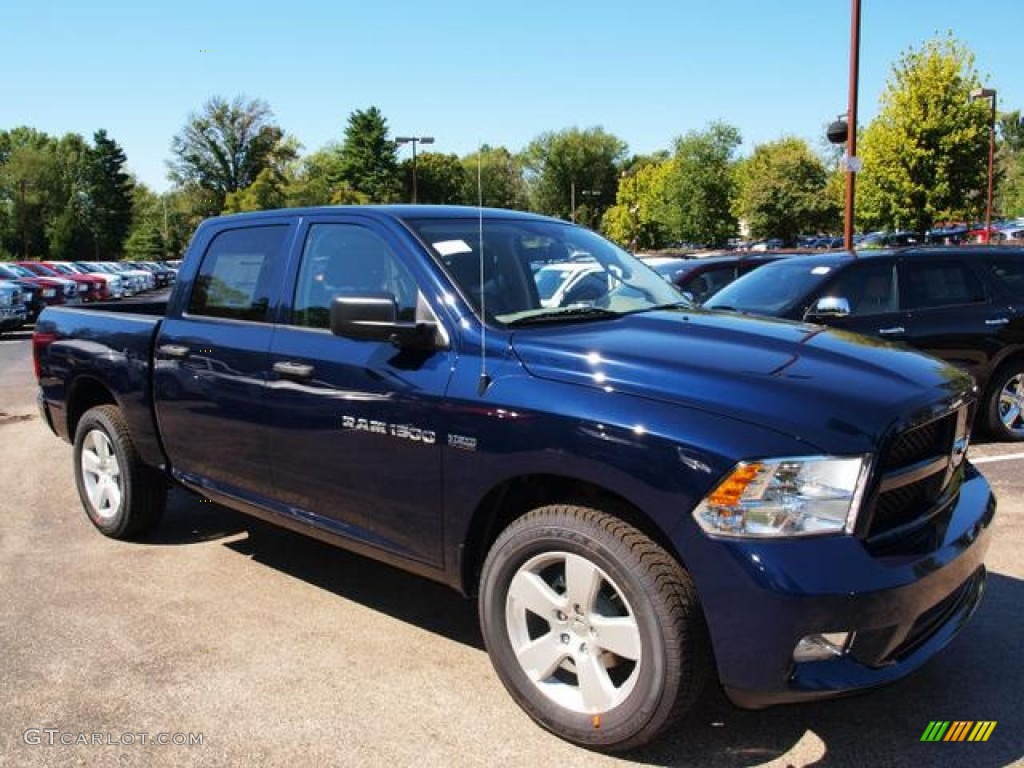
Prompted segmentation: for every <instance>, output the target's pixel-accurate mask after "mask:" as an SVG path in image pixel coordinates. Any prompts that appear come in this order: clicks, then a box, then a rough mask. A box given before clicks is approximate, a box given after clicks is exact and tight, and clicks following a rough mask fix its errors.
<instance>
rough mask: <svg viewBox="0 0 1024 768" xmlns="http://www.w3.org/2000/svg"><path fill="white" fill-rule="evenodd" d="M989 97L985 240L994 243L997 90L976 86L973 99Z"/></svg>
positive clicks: (972, 93)
mask: <svg viewBox="0 0 1024 768" xmlns="http://www.w3.org/2000/svg"><path fill="white" fill-rule="evenodd" d="M980 99H988V100H989V101H990V102H991V104H992V112H991V118H990V119H989V125H988V195H987V197H986V201H985V242H986V243H987V244H989V245H991V244H992V179H993V173H992V165H993V161H994V158H995V154H996V91H995V89H994V88H975V89H974V90H973V91H971V101H978V100H980Z"/></svg>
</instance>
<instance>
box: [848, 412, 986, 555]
mask: <svg viewBox="0 0 1024 768" xmlns="http://www.w3.org/2000/svg"><path fill="white" fill-rule="evenodd" d="M972 409H973V404H972V403H963V404H960V405H959V406H958V407H956V408H954V409H952V410H949V411H947V412H946V413H944V414H942V415H939V416H938V417H936V418H934V419H931V420H929V421H926V422H924V423H919V424H915V425H913V426H911V427H909V428H907V429H905V430H903V431H902V432H899V433H897V434H896V435H895V436H893V437H892V438H891V439H890V440H889V441H888V443H887V444H886V446H885V448H884V449H883V450H882V452H881V454H880V456H879V462H878V468H877V473H876V477H877V482H876V485H875V491H874V493H873V494H872V496H871V497H870V500H869V503H868V505H867V507H866V510H865V511H866V512H867V518H868V520H867V523H866V526H865V527H864V528H861V530H862V531H864V532H865V533H864V535H865V538H866V540H867V542H868V544H869V545H870V546H872V549H874V550H876V553H877V554H886V553H888V552H889V551H900V552H906V551H908V548H909V549H910V550H913V551H918V550H920V549H922V548H925V549H927V548H929V547H930V545H931V544H932V543H933V542H932V538H933V537H931V536H922V535H921V529H922V528H923V527H924V526H925V525H926V524H927V523H928V522H929V521H931V520H932V519H933V518H936V517H937V516H939V515H940V514H941V513H942V512H943V511H944V510H946V509H947V508H949V506H950V505H951V504H952V503H953V502H954V501H955V500H956V497H957V494H958V492H959V490H960V485H961V484H962V482H963V477H964V458H965V454H966V452H967V445H968V440H969V436H970V430H969V428H968V425H969V424H970V423H971V417H972V413H971V411H972Z"/></svg>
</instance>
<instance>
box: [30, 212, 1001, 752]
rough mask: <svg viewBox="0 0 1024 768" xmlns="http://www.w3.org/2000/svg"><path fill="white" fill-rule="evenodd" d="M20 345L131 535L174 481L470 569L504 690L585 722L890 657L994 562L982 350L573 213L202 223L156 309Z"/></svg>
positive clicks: (357, 215)
mask: <svg viewBox="0 0 1024 768" xmlns="http://www.w3.org/2000/svg"><path fill="white" fill-rule="evenodd" d="M586 258H589V259H591V260H592V261H593V263H594V264H595V265H597V267H598V268H599V269H600V270H601V271H602V272H603V273H604V279H603V281H602V285H605V286H607V290H606V291H605V292H604V293H603V294H601V295H593V296H589V297H588V298H587V299H586V300H585V301H571V302H568V303H563V304H561V305H559V306H545V305H544V304H542V303H541V301H540V297H539V294H538V290H537V284H536V281H535V279H534V270H533V266H534V265H536V264H539V263H551V262H553V261H555V262H557V261H559V260H565V261H569V260H576V261H579V260H581V259H586ZM34 354H35V363H36V368H37V375H38V380H39V386H40V407H41V411H42V413H43V415H44V417H45V420H46V423H47V424H48V425H49V426H50V428H51V429H52V430H53V431H54V432H55V433H56V434H57V435H58V436H60V437H61V438H63V439H65V440H67V441H69V442H71V443H73V445H74V454H73V455H74V460H73V467H74V475H75V481H76V483H77V486H78V491H79V495H80V496H81V500H82V504H83V506H84V508H85V511H86V513H87V514H88V517H89V519H90V520H91V521H92V523H93V524H94V525H95V526H96V527H97V528H98V529H99V530H100V531H101V532H102V533H104V534H106V535H108V536H112V537H115V538H130V537H141V536H142V535H144V534H145V533H146V531H147V530H149V529H150V528H152V527H153V526H154V525H156V524H157V522H158V520H159V517H160V515H161V513H162V511H163V508H164V500H165V497H166V492H167V487H168V484H169V483H170V482H174V483H179V484H181V485H184V486H186V487H187V488H190V489H192V490H194V491H196V492H198V493H200V494H202V495H203V496H205V497H208V498H210V499H213V500H215V501H218V502H221V503H223V504H225V505H227V506H229V507H232V508H234V509H237V510H241V511H243V512H246V513H249V514H252V515H255V516H257V517H260V518H264V519H266V520H270V521H273V522H275V523H278V524H280V525H282V526H285V527H288V528H291V529H294V530H297V531H302V532H305V533H308V534H310V535H312V536H316V537H318V538H320V539H323V540H325V541H328V542H331V543H334V544H336V545H338V546H342V547H346V548H349V549H352V550H355V551H357V552H360V553H363V554H365V555H368V556H370V557H374V558H379V559H381V560H383V561H386V562H389V563H392V564H394V565H396V566H399V567H402V568H405V569H408V570H410V571H413V572H415V573H417V574H421V575H423V576H426V577H429V578H432V579H436V580H438V581H441V582H444V583H446V584H448V585H450V586H452V587H453V588H455V589H457V590H460V591H462V592H463V593H465V594H467V595H472V594H475V595H477V596H478V600H479V611H480V621H481V626H482V632H483V637H484V641H485V644H486V647H487V650H488V653H489V654H490V656H491V659H492V661H493V664H494V667H495V670H496V672H497V674H498V677H499V678H500V679H501V681H502V682H503V683H504V685H505V686H506V688H507V689H508V690H509V692H510V693H511V695H512V696H513V697H514V698H515V700H516V701H517V702H518V703H519V704H520V705H521V706H522V707H523V708H524V709H525V710H526V712H527V713H529V715H530V716H531V717H533V718H534V719H535V720H536V721H537V722H538V723H540V724H541V725H542V726H544V727H546V728H548V729H549V730H551V731H552V732H554V733H556V734H558V735H560V736H561V737H563V738H565V739H568V740H570V741H573V742H575V743H578V744H582V745H587V746H590V747H596V748H604V749H609V750H622V749H627V748H630V747H634V746H637V745H639V744H643V743H645V742H647V741H649V740H651V739H653V738H654V737H655V736H656V735H658V734H659V733H661V732H662V731H664V730H665V729H666V728H668V727H670V725H672V724H673V723H675V722H676V721H678V719H679V717H680V716H681V715H682V713H683V712H684V711H686V710H687V709H688V708H689V707H690V706H691V705H692V704H693V703H694V702H695V701H696V699H697V696H698V694H699V693H700V691H701V688H702V686H704V685H705V683H706V682H707V681H708V680H709V679H712V677H713V678H716V679H717V681H718V682H719V683H720V684H721V685H722V686H723V688H724V690H725V691H726V693H727V694H728V695H729V696H730V697H731V698H732V700H733V701H734V702H736V703H737V704H740V705H743V706H749V707H763V706H766V705H769V704H774V703H781V702H788V701H801V700H808V699H817V698H823V697H828V696H833V695H837V694H840V693H844V692H849V691H854V690H858V689H864V688H869V687H873V686H877V685H879V684H882V683H886V682H889V681H893V680H896V679H898V678H900V677H902V676H904V675H906V674H908V673H909V672H911V671H912V670H914V669H917V668H918V667H920V666H921V665H922V664H923V663H925V661H927V660H928V659H929V658H931V657H932V656H933V655H934V654H935V653H936V652H937V651H938V650H939V649H940V648H942V647H943V646H944V645H946V644H947V643H948V642H949V641H950V640H951V638H952V637H953V636H954V635H955V634H956V633H957V632H958V630H960V629H961V628H962V627H963V626H964V624H965V622H966V621H967V619H968V618H969V617H970V616H971V614H972V612H973V611H974V610H975V608H976V607H977V605H978V603H979V600H980V599H981V595H982V592H983V588H984V583H985V567H984V562H983V561H984V556H985V552H986V549H987V547H988V544H989V540H990V533H991V523H992V519H993V515H994V513H995V500H994V497H993V495H992V493H991V491H990V488H989V486H988V484H987V482H986V481H985V479H984V477H982V476H981V475H980V474H979V473H978V472H977V471H976V470H975V469H974V468H973V467H972V466H971V464H970V463H969V462H968V461H967V459H966V452H967V447H968V443H969V436H970V432H969V430H970V424H971V423H972V418H971V417H972V411H973V409H974V408H975V398H976V391H975V388H974V384H973V382H972V380H971V378H970V377H969V376H968V375H967V374H965V373H962V372H961V371H959V370H958V369H956V368H954V367H951V366H949V365H947V364H945V363H943V362H942V361H940V360H938V359H935V358H932V357H929V356H926V355H924V354H921V353H918V352H913V351H909V350H903V349H898V348H895V347H890V346H888V345H885V344H881V343H877V342H868V341H867V340H866V339H864V338H862V337H859V336H855V335H852V334H848V333H843V332H836V331H831V330H828V329H826V328H824V327H821V326H816V325H809V324H800V323H794V322H788V321H781V320H773V319H755V318H749V317H742V316H737V315H734V314H731V313H715V312H709V311H704V310H700V309H696V308H694V307H692V306H691V305H690V304H688V303H687V301H686V300H685V299H683V298H682V297H681V295H680V294H679V293H677V292H676V291H675V289H674V288H673V287H672V286H670V285H669V284H668V283H667V282H666V281H664V280H663V279H662V278H661V277H660V276H659V275H658V274H657V273H656V272H654V271H653V270H652V269H650V268H649V267H647V266H645V265H644V264H643V263H642V262H641V261H639V260H637V259H635V258H633V257H632V256H630V255H629V254H627V253H625V252H624V251H622V250H620V249H619V248H617V247H616V246H614V245H612V244H611V243H609V242H607V241H605V240H603V239H602V238H601V237H599V236H598V235H596V234H594V233H593V232H590V231H588V230H586V229H583V228H580V227H577V226H575V225H572V224H569V223H567V222H562V221H556V220H553V219H548V218H544V217H540V216H535V215H531V214H526V213H518V212H509V211H496V210H476V209H468V208H457V207H429V206H392V207H387V206H383V207H374V206H364V207H337V208H315V209H294V210H286V211H266V212H260V213H255V214H242V215H237V216H228V217H222V218H216V219H211V220H208V221H206V222H204V223H203V224H201V225H200V227H199V229H198V230H197V232H196V233H195V235H194V238H193V240H192V242H191V244H190V246H189V248H188V252H187V254H186V256H185V260H184V263H183V265H182V267H181V271H180V273H179V276H178V281H177V283H176V284H175V285H174V288H173V291H172V293H171V294H170V298H169V300H168V301H167V302H166V304H160V303H156V302H151V303H149V304H136V305H131V304H118V305H112V306H104V305H94V306H82V307H78V308H49V309H47V310H45V311H44V312H43V315H42V316H41V318H40V319H39V321H38V324H37V328H36V332H35V335H34Z"/></svg>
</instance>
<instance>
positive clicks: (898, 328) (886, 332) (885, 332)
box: [878, 325, 907, 336]
mask: <svg viewBox="0 0 1024 768" xmlns="http://www.w3.org/2000/svg"><path fill="white" fill-rule="evenodd" d="M878 332H879V333H880V334H881V335H882V336H894V335H896V334H898V333H906V332H907V329H906V328H904V327H903V326H902V325H894V326H893V327H892V328H879V329H878Z"/></svg>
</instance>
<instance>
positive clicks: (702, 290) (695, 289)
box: [679, 267, 736, 304]
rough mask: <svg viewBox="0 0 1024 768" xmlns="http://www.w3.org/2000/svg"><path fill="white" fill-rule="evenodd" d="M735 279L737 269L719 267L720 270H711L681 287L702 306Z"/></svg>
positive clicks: (685, 282) (686, 281) (687, 281)
mask: <svg viewBox="0 0 1024 768" xmlns="http://www.w3.org/2000/svg"><path fill="white" fill-rule="evenodd" d="M734 279H736V268H735V267H719V268H718V269H709V270H707V271H706V272H704V273H702V274H700V275H697V276H696V277H691V278H690V279H689V280H685V281H684V282H683V283H682V284H680V286H679V287H680V288H681V289H682V290H684V291H687V292H689V294H690V295H691V296H693V300H694V301H696V302H697V303H698V304H700V303H701V302H702V301H704V300H705V299H706V298H708V297H709V296H711V295H712V294H714V293H717V292H718V291H720V290H721V289H722V288H724V287H725V286H727V285H728V284H729V283H731V282H732V281H733V280H734Z"/></svg>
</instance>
